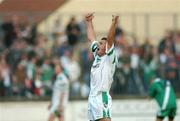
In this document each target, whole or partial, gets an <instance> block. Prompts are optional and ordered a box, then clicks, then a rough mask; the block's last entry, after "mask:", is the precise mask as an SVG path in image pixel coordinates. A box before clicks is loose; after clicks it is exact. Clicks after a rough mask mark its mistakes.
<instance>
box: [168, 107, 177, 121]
mask: <svg viewBox="0 0 180 121" xmlns="http://www.w3.org/2000/svg"><path fill="white" fill-rule="evenodd" d="M175 116H176V108H172V109H171V110H170V113H169V121H174V117H175Z"/></svg>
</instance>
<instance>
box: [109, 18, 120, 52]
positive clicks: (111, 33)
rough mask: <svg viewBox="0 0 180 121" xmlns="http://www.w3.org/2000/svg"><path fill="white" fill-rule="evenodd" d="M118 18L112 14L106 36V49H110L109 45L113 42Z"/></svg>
mask: <svg viewBox="0 0 180 121" xmlns="http://www.w3.org/2000/svg"><path fill="white" fill-rule="evenodd" d="M118 19H119V16H114V15H113V16H112V24H111V27H110V29H109V32H108V37H107V40H108V49H110V48H111V46H112V45H113V43H114V39H115V38H114V37H115V28H116V24H117V22H118Z"/></svg>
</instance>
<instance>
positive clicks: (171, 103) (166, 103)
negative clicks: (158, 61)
mask: <svg viewBox="0 0 180 121" xmlns="http://www.w3.org/2000/svg"><path fill="white" fill-rule="evenodd" d="M149 96H150V97H152V98H155V99H156V101H157V103H158V105H159V106H160V108H161V110H166V109H171V108H176V97H175V93H174V90H173V88H172V86H171V83H170V82H169V81H166V80H162V79H160V78H156V79H155V80H154V82H153V83H152V84H151V86H150V90H149Z"/></svg>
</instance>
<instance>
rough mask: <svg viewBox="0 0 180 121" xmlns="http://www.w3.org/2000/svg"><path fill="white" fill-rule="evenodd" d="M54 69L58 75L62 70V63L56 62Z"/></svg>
mask: <svg viewBox="0 0 180 121" xmlns="http://www.w3.org/2000/svg"><path fill="white" fill-rule="evenodd" d="M54 69H55V73H56V75H58V74H60V73H61V72H62V67H61V65H60V64H56V65H55V68H54Z"/></svg>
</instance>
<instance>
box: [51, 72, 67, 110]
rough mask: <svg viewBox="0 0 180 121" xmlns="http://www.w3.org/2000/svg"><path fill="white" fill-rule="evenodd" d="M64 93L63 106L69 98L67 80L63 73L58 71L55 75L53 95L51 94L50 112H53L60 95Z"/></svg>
mask: <svg viewBox="0 0 180 121" xmlns="http://www.w3.org/2000/svg"><path fill="white" fill-rule="evenodd" d="M62 93H64V100H63V103H62V105H63V107H65V106H66V104H67V102H68V98H69V80H68V79H67V77H66V76H65V74H64V73H60V74H59V75H57V77H56V81H55V82H54V85H53V95H52V101H51V102H52V106H51V109H50V112H55V111H56V110H57V107H58V105H59V103H60V100H61V99H60V95H61V94H62Z"/></svg>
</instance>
